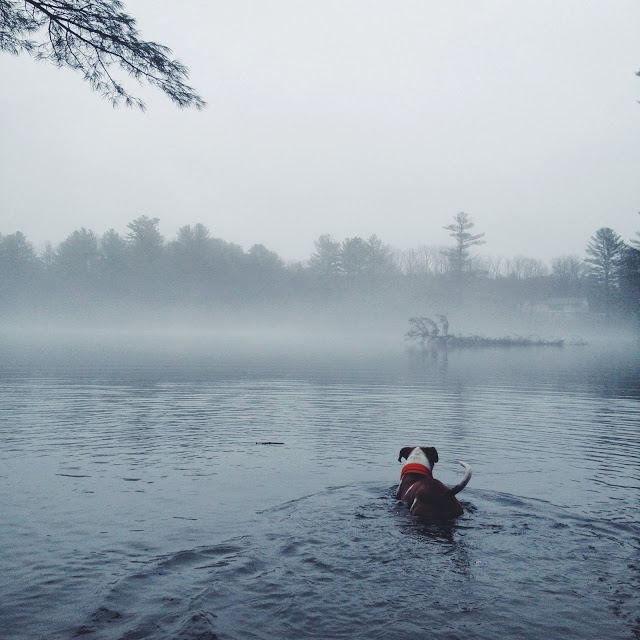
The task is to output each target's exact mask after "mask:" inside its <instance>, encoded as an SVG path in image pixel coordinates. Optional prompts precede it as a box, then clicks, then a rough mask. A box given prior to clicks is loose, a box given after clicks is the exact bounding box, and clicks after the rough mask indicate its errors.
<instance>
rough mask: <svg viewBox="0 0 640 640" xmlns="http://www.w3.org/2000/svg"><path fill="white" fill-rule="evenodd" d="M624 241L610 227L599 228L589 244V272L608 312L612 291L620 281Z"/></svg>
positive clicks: (587, 251) (587, 250) (587, 261)
mask: <svg viewBox="0 0 640 640" xmlns="http://www.w3.org/2000/svg"><path fill="white" fill-rule="evenodd" d="M624 247H625V245H624V242H623V241H622V239H621V238H620V236H619V235H618V234H617V233H616V232H615V231H614V230H613V229H610V228H609V227H602V228H601V229H598V230H597V231H596V233H595V235H593V236H592V237H591V240H590V241H589V244H588V245H587V249H586V253H587V258H585V262H586V263H587V265H588V273H589V276H590V277H591V279H592V281H593V282H594V283H596V285H597V286H598V288H599V289H600V292H601V293H602V298H603V302H604V304H605V309H606V310H607V312H608V311H609V309H610V307H611V301H612V293H613V290H614V288H615V286H616V284H617V282H618V275H619V267H620V260H621V259H622V253H623V251H624Z"/></svg>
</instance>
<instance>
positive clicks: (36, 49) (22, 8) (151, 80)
mask: <svg viewBox="0 0 640 640" xmlns="http://www.w3.org/2000/svg"><path fill="white" fill-rule="evenodd" d="M123 8H124V5H123V3H122V2H120V0H92V1H91V2H86V1H85V0H41V1H40V0H20V1H18V0H0V50H3V51H8V52H9V53H13V54H18V53H21V52H26V53H29V54H31V55H33V56H35V57H36V58H38V59H41V60H49V61H50V62H52V63H53V64H55V65H56V66H58V67H69V68H71V69H74V70H75V71H79V72H80V73H81V74H82V75H83V77H84V79H85V80H86V81H87V82H88V83H89V84H90V85H91V87H92V88H93V89H94V90H95V91H98V92H100V93H101V94H102V95H103V96H104V97H105V98H106V99H107V100H110V101H111V102H112V103H113V104H114V105H116V104H118V103H120V102H121V101H124V103H125V104H126V105H127V106H132V105H134V106H137V107H139V108H140V109H144V107H145V105H144V102H143V101H142V100H141V99H140V98H137V97H135V96H133V95H132V94H131V93H130V92H129V91H128V89H126V88H125V87H124V86H123V85H122V83H121V82H120V80H118V79H117V77H116V75H115V73H114V71H117V69H118V68H119V69H120V70H121V71H124V72H125V73H126V74H128V75H129V76H131V77H133V78H135V80H137V81H138V82H139V83H141V84H143V83H147V84H150V85H152V86H155V87H157V88H158V89H160V90H161V91H163V92H164V93H165V94H166V95H167V96H169V98H171V100H173V102H175V103H176V104H177V105H178V106H179V107H195V108H196V109H201V108H202V107H204V105H205V102H204V100H203V99H202V98H201V97H200V96H199V95H198V94H197V93H196V91H195V90H194V89H193V88H192V87H190V86H188V85H187V84H186V83H185V81H186V79H187V76H188V70H187V68H186V67H185V66H184V65H183V64H182V63H181V62H179V61H178V60H175V59H172V58H171V57H170V56H171V50H170V49H169V48H168V47H165V46H164V45H161V44H158V43H156V42H148V41H145V40H142V39H141V37H140V33H139V32H138V29H137V28H136V20H135V19H134V18H132V17H131V16H130V15H128V14H127V13H126V12H125V11H124V10H123Z"/></svg>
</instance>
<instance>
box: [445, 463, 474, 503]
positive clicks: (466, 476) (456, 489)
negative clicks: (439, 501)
mask: <svg viewBox="0 0 640 640" xmlns="http://www.w3.org/2000/svg"><path fill="white" fill-rule="evenodd" d="M458 464H461V465H462V466H463V467H464V478H462V480H460V482H458V484H457V485H456V486H455V487H451V489H449V491H448V492H447V493H446V494H445V495H444V498H452V497H453V496H455V495H456V494H458V493H460V492H461V491H462V490H463V489H464V488H465V487H466V486H467V484H469V480H471V467H470V466H469V465H468V464H467V463H466V462H462V460H458Z"/></svg>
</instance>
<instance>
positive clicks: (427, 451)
mask: <svg viewBox="0 0 640 640" xmlns="http://www.w3.org/2000/svg"><path fill="white" fill-rule="evenodd" d="M420 448H421V449H422V450H423V451H424V455H425V456H427V460H429V462H430V463H431V466H432V467H433V465H434V464H435V463H436V462H438V452H437V451H436V448H435V447H420Z"/></svg>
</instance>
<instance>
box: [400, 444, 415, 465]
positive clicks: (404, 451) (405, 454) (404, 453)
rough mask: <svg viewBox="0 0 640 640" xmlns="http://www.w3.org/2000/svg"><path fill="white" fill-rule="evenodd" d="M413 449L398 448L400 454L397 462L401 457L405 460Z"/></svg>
mask: <svg viewBox="0 0 640 640" xmlns="http://www.w3.org/2000/svg"><path fill="white" fill-rule="evenodd" d="M413 449H414V447H402V449H400V455H399V456H398V462H402V458H404V459H405V460H406V459H407V458H408V457H409V456H410V455H411V452H412V451H413Z"/></svg>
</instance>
